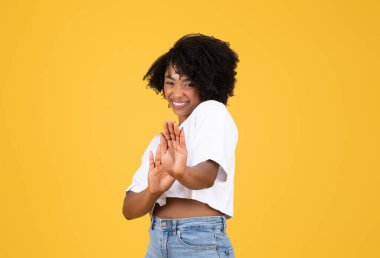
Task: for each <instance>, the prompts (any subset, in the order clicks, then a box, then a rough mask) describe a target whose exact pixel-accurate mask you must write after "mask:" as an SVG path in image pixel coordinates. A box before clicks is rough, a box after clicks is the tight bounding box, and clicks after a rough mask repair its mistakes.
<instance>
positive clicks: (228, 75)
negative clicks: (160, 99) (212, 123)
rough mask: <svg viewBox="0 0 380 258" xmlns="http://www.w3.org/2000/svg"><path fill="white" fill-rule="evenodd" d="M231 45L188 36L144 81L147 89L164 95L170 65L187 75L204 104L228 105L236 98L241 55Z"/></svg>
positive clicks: (196, 35) (166, 54) (171, 50)
mask: <svg viewBox="0 0 380 258" xmlns="http://www.w3.org/2000/svg"><path fill="white" fill-rule="evenodd" d="M229 45H230V44H229V43H228V42H225V41H222V40H219V39H217V38H214V37H212V36H206V35H203V34H199V33H197V34H188V35H185V36H183V37H182V38H180V39H179V40H178V41H177V42H176V43H175V44H174V46H173V47H172V48H171V49H170V50H169V51H168V52H167V53H165V54H163V55H162V56H160V57H159V58H158V59H157V60H156V61H155V62H154V63H153V64H152V65H151V67H150V68H149V70H148V72H147V73H146V74H145V76H144V77H143V80H147V81H148V85H147V86H148V87H150V88H152V89H153V90H154V91H155V92H156V93H157V94H159V93H161V94H162V95H163V94H164V92H163V87H164V75H165V71H166V69H167V67H168V66H169V65H174V66H175V67H176V70H178V73H179V74H180V75H181V76H182V75H186V76H187V77H188V78H189V79H190V80H191V82H192V84H193V87H195V88H196V89H197V90H198V92H199V94H200V98H201V101H206V100H216V101H219V102H222V103H223V104H225V105H226V104H227V99H228V98H229V97H231V96H233V95H234V94H233V93H234V87H235V83H236V78H235V76H236V71H235V69H236V67H237V63H238V62H239V58H238V55H237V54H236V53H235V52H234V51H233V50H232V49H231V48H230V47H229Z"/></svg>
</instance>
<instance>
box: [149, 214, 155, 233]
mask: <svg viewBox="0 0 380 258" xmlns="http://www.w3.org/2000/svg"><path fill="white" fill-rule="evenodd" d="M154 217H155V216H154V215H153V214H152V216H151V217H150V227H151V229H154Z"/></svg>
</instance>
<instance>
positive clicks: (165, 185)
mask: <svg viewBox="0 0 380 258" xmlns="http://www.w3.org/2000/svg"><path fill="white" fill-rule="evenodd" d="M160 156H161V151H160V145H158V147H157V150H156V159H155V161H154V160H153V153H152V152H150V153H149V172H148V188H149V192H150V193H152V194H154V195H161V194H162V193H163V192H166V191H167V190H168V189H169V188H170V187H171V186H172V185H173V183H174V181H175V179H174V178H173V177H172V176H171V175H169V174H168V173H167V172H166V171H165V170H164V168H163V167H162V165H161V157H160Z"/></svg>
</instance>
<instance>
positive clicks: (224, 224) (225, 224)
mask: <svg viewBox="0 0 380 258" xmlns="http://www.w3.org/2000/svg"><path fill="white" fill-rule="evenodd" d="M222 222H223V228H222V230H223V232H224V233H226V228H227V223H226V217H224V216H222Z"/></svg>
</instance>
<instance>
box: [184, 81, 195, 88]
mask: <svg viewBox="0 0 380 258" xmlns="http://www.w3.org/2000/svg"><path fill="white" fill-rule="evenodd" d="M193 86H194V85H193V84H192V83H191V82H190V83H185V87H193Z"/></svg>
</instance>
